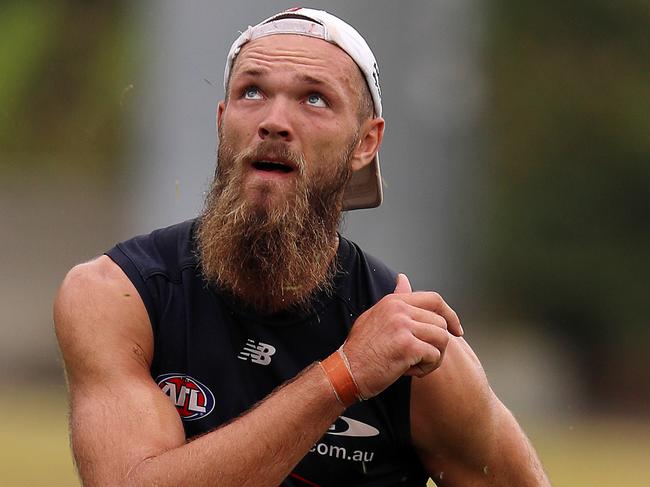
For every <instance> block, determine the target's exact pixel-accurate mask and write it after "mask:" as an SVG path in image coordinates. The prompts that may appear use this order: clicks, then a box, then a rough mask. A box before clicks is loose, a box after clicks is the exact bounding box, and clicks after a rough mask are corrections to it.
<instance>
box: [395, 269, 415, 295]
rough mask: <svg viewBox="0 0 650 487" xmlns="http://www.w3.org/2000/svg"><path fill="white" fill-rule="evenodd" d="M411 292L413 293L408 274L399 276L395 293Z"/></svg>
mask: <svg viewBox="0 0 650 487" xmlns="http://www.w3.org/2000/svg"><path fill="white" fill-rule="evenodd" d="M411 291H412V289H411V283H410V282H409V278H408V277H406V274H397V284H396V285H395V293H396V294H404V293H410V292H411Z"/></svg>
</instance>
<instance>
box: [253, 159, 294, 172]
mask: <svg viewBox="0 0 650 487" xmlns="http://www.w3.org/2000/svg"><path fill="white" fill-rule="evenodd" d="M253 167H254V168H255V169H257V170H259V171H265V172H280V173H285V174H286V173H290V172H292V171H293V169H294V168H293V166H291V165H290V164H287V163H284V162H279V161H254V162H253Z"/></svg>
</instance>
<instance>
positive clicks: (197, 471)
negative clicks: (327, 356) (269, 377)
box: [128, 366, 343, 487]
mask: <svg viewBox="0 0 650 487" xmlns="http://www.w3.org/2000/svg"><path fill="white" fill-rule="evenodd" d="M342 412H343V407H342V406H341V405H340V404H339V402H338V401H337V400H336V397H335V395H334V394H333V392H332V389H331V386H330V384H329V382H328V381H327V378H326V377H325V375H324V373H323V371H322V370H321V368H320V367H318V366H312V367H309V368H308V369H306V370H305V371H304V372H303V373H301V374H300V375H299V376H298V377H297V378H296V379H295V380H293V381H292V382H290V383H288V384H286V385H284V386H283V387H281V388H280V389H278V390H276V391H275V392H274V393H273V394H272V395H270V396H269V397H268V398H267V399H265V400H264V401H263V402H261V403H260V404H258V405H257V406H256V407H255V408H254V409H252V410H251V411H249V412H247V413H246V414H245V415H243V416H241V417H240V418H238V419H237V420H235V421H233V422H231V423H229V424H227V425H226V426H224V427H222V428H219V429H217V430H215V431H212V432H210V433H208V434H206V435H203V436H201V437H199V438H197V439H196V440H194V441H191V442H189V443H187V444H185V445H183V446H181V447H178V448H175V449H173V450H170V451H167V452H165V453H163V454H161V455H158V456H156V457H153V458H148V459H146V460H145V461H143V462H142V463H140V464H139V465H137V466H136V467H135V468H133V469H132V471H131V472H130V474H129V479H128V484H129V485H158V486H166V485H169V486H172V485H173V486H176V485H185V486H190V485H191V486H199V485H211V486H212V485H219V486H248V485H250V486H253V485H255V486H263V485H269V486H274V487H275V486H277V485H279V484H280V483H281V482H282V480H284V478H286V477H287V476H288V475H289V473H290V472H291V470H292V469H293V467H294V466H295V465H296V464H297V463H298V462H299V461H300V459H301V458H302V457H303V456H304V455H305V454H306V453H307V452H308V451H309V449H310V448H311V447H312V446H313V444H314V443H315V442H316V441H317V440H318V439H319V438H320V437H321V436H322V435H323V434H324V433H325V432H326V431H327V428H328V427H329V426H330V425H331V424H332V423H333V422H334V421H335V420H336V418H337V417H338V416H339V415H340V414H341V413H342Z"/></svg>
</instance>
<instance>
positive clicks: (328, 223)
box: [197, 139, 356, 314]
mask: <svg viewBox="0 0 650 487" xmlns="http://www.w3.org/2000/svg"><path fill="white" fill-rule="evenodd" d="M354 142H356V140H355V141H354ZM353 147H354V144H350V145H349V146H348V147H347V148H346V150H345V151H344V153H343V154H340V155H339V157H338V160H335V161H320V163H319V166H318V167H327V168H331V167H332V166H334V165H335V166H336V168H335V170H334V171H332V170H331V169H330V171H329V173H327V172H326V171H323V172H322V174H318V175H317V176H315V177H314V178H312V180H311V181H307V178H306V176H305V170H304V167H305V162H304V160H303V158H302V157H301V156H300V155H298V154H295V153H293V152H291V151H289V150H288V149H286V147H285V146H284V144H281V145H278V144H277V143H276V144H275V145H274V144H273V143H270V144H266V145H260V146H258V147H257V148H256V149H255V150H247V151H244V152H242V153H239V154H235V153H234V151H233V150H232V149H231V148H230V147H229V145H228V144H227V143H225V142H223V139H222V142H221V143H220V145H219V154H218V157H219V161H218V166H217V173H216V176H215V180H214V182H213V185H212V188H211V190H210V193H209V194H208V196H207V198H206V204H205V209H204V211H203V213H202V215H201V218H200V221H199V226H198V232H197V244H198V250H199V257H200V262H201V266H202V270H203V274H204V276H205V278H206V279H207V280H208V281H209V282H210V283H212V284H216V285H217V286H218V287H219V288H220V289H222V290H225V291H226V292H228V293H230V294H232V295H233V296H234V297H235V298H236V299H238V300H240V301H242V302H243V303H244V304H246V305H248V306H251V307H253V308H254V309H255V310H257V311H258V312H261V313H265V314H266V313H275V312H277V311H280V310H283V309H287V308H304V307H306V306H308V304H309V301H310V298H311V297H312V296H313V295H314V294H315V293H317V292H321V291H328V290H329V289H330V288H331V282H332V277H333V276H334V274H335V265H334V264H333V258H334V256H335V254H336V248H337V242H338V241H337V234H336V230H337V227H338V224H339V220H340V216H341V209H342V200H343V192H344V190H345V186H346V184H347V182H348V180H349V178H350V174H351V171H350V164H349V158H350V154H351V152H352V150H353ZM271 148H272V149H273V152H274V153H280V156H281V157H282V158H284V159H286V160H289V161H291V162H292V163H293V164H294V166H295V167H296V168H297V169H296V171H297V174H295V178H296V179H295V181H296V184H295V188H294V191H290V192H288V195H287V196H286V198H284V197H281V198H271V197H270V196H271V195H269V198H267V199H265V200H264V201H261V202H260V201H250V199H247V198H246V197H245V195H244V184H243V183H244V176H245V170H246V167H247V163H250V162H249V161H252V160H257V159H259V158H261V157H262V155H263V154H264V153H265V152H264V151H265V149H266V150H267V151H268V149H271ZM274 189H277V188H274V187H273V185H270V186H268V187H266V188H263V190H264V191H268V192H273V191H274ZM262 192H263V191H262ZM274 196H282V195H274ZM263 197H264V195H263ZM267 200H268V201H271V203H268V201H267ZM273 200H277V201H275V202H273ZM267 203H268V204H267Z"/></svg>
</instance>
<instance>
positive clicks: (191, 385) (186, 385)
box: [156, 374, 214, 421]
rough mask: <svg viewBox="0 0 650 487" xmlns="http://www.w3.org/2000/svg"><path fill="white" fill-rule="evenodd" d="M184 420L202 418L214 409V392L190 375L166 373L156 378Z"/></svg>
mask: <svg viewBox="0 0 650 487" xmlns="http://www.w3.org/2000/svg"><path fill="white" fill-rule="evenodd" d="M156 382H158V387H160V388H161V389H162V391H163V392H164V393H165V394H166V395H167V396H168V397H169V399H170V400H171V402H172V404H173V405H174V406H176V410H177V411H178V414H179V415H180V417H181V419H182V420H183V421H195V420H197V419H201V418H203V417H205V416H207V415H208V414H210V413H211V412H212V410H213V409H214V394H212V391H211V390H210V389H208V388H207V387H206V386H204V385H203V384H201V383H200V382H199V381H198V380H196V379H193V378H192V377H190V376H189V375H183V374H164V375H159V376H158V378H157V379H156Z"/></svg>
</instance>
